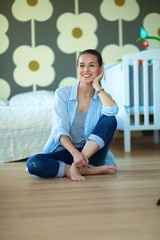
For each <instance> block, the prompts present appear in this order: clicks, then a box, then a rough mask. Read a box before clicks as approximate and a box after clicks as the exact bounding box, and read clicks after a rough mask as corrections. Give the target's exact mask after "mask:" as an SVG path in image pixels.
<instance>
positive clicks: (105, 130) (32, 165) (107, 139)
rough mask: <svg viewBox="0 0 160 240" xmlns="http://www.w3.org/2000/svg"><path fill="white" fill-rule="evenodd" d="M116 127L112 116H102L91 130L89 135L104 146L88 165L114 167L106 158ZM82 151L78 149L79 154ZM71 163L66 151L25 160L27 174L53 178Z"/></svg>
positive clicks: (71, 159)
mask: <svg viewBox="0 0 160 240" xmlns="http://www.w3.org/2000/svg"><path fill="white" fill-rule="evenodd" d="M116 127H117V121H116V118H115V117H114V116H110V117H109V116H106V115H102V117H101V118H100V119H99V121H98V123H97V124H96V126H95V128H94V129H93V131H92V133H91V134H94V135H97V136H98V137H100V138H101V139H102V140H103V141H104V143H105V145H104V147H103V148H101V149H99V150H98V151H97V152H96V153H95V154H94V155H93V156H92V157H90V158H89V163H90V164H92V165H94V166H102V165H106V164H109V165H114V166H116V163H115V161H108V162H106V156H107V153H108V150H109V147H110V144H111V142H112V138H113V135H114V132H115V130H116ZM82 149H83V147H82V148H78V150H79V151H80V152H81V151H82ZM72 163H73V156H72V155H71V154H70V153H69V152H68V151H67V150H61V151H57V152H54V151H53V152H51V153H41V154H36V155H34V156H31V157H30V158H29V159H28V160H27V168H28V171H29V173H31V174H33V175H36V176H39V177H42V178H53V177H57V176H58V177H59V176H61V177H62V176H63V175H64V170H65V164H69V165H71V164H72Z"/></svg>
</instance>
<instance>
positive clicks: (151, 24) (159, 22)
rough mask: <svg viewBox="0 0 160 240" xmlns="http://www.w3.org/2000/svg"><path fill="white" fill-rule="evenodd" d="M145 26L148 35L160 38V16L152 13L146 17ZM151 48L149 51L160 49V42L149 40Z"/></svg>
mask: <svg viewBox="0 0 160 240" xmlns="http://www.w3.org/2000/svg"><path fill="white" fill-rule="evenodd" d="M143 26H144V28H145V30H146V31H147V33H148V35H150V36H154V37H158V38H160V14H158V13H150V14H148V15H147V16H145V18H144V20H143ZM147 41H148V42H149V47H148V48H147V49H153V48H160V42H158V41H154V40H151V39H147Z"/></svg>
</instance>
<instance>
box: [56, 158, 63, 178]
mask: <svg viewBox="0 0 160 240" xmlns="http://www.w3.org/2000/svg"><path fill="white" fill-rule="evenodd" d="M58 162H59V169H58V173H57V175H56V176H55V177H63V176H64V171H65V163H64V162H62V161H58Z"/></svg>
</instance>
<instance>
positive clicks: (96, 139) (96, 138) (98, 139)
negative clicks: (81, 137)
mask: <svg viewBox="0 0 160 240" xmlns="http://www.w3.org/2000/svg"><path fill="white" fill-rule="evenodd" d="M88 140H92V141H94V142H96V143H97V144H98V146H99V149H101V148H103V147H104V145H105V142H104V140H103V139H102V138H101V137H99V136H97V135H95V134H91V135H90V136H89V138H88Z"/></svg>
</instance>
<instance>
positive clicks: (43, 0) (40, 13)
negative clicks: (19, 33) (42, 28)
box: [12, 0, 53, 22]
mask: <svg viewBox="0 0 160 240" xmlns="http://www.w3.org/2000/svg"><path fill="white" fill-rule="evenodd" d="M12 14H13V16H14V17H15V18H16V19H18V20H19V21H22V22H26V21H29V20H31V19H35V20H37V21H46V20H48V19H49V18H50V17H51V16H52V14H53V6H52V4H51V2H50V1H49V0H15V1H14V3H13V5H12Z"/></svg>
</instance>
